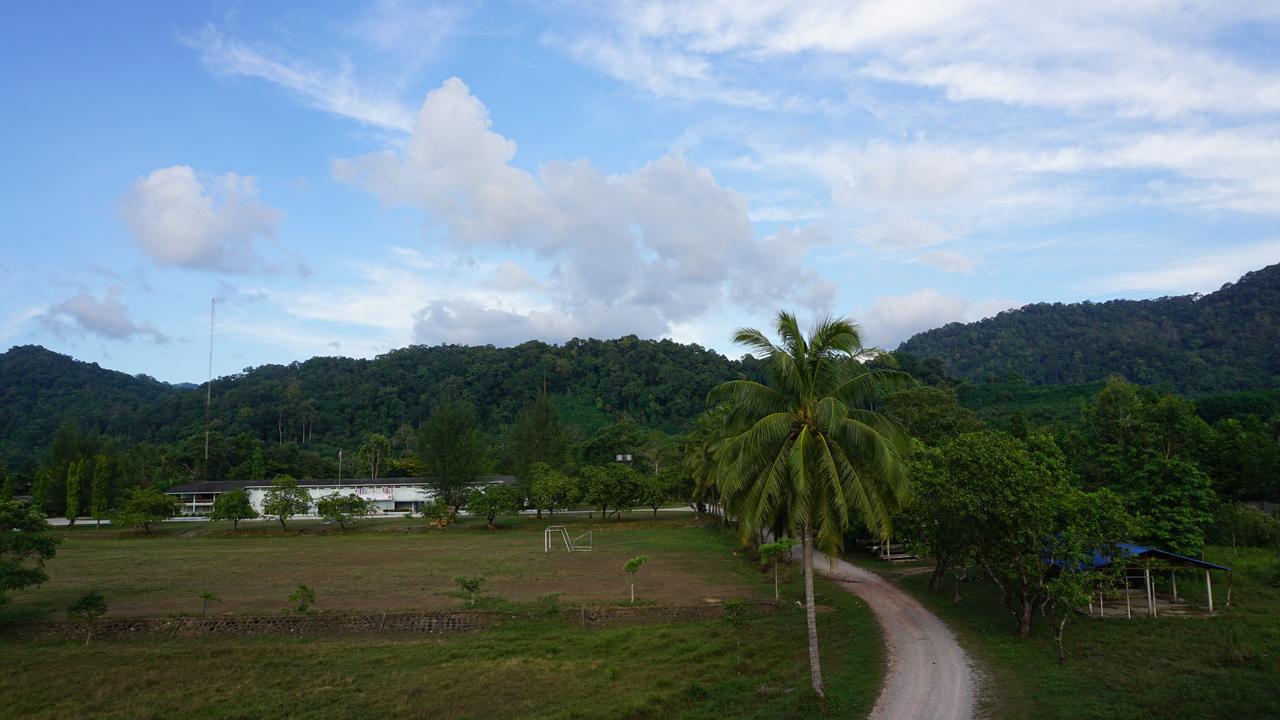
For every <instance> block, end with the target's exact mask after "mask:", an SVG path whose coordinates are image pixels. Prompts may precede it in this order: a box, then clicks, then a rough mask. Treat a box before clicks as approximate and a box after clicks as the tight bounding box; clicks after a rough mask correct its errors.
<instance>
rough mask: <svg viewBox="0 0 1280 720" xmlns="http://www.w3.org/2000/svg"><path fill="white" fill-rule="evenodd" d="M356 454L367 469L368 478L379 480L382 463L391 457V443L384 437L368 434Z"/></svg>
mask: <svg viewBox="0 0 1280 720" xmlns="http://www.w3.org/2000/svg"><path fill="white" fill-rule="evenodd" d="M356 452H357V454H358V455H359V457H360V460H361V461H362V462H363V463H364V465H365V467H367V468H368V469H369V477H370V478H379V477H382V476H381V475H380V473H381V472H382V466H383V463H385V462H386V460H387V458H388V457H390V456H391V441H390V440H388V439H387V436H385V435H381V434H379V433H370V434H369V435H368V436H366V437H365V440H364V443H362V444H361V445H360V449H359V450H358V451H356Z"/></svg>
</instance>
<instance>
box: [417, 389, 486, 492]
mask: <svg viewBox="0 0 1280 720" xmlns="http://www.w3.org/2000/svg"><path fill="white" fill-rule="evenodd" d="M418 454H419V455H420V456H421V457H422V462H423V464H424V465H425V466H426V468H427V470H428V472H429V473H430V478H429V479H428V482H429V483H430V484H431V485H432V486H433V487H434V489H435V491H436V496H437V497H441V498H444V501H445V502H446V503H448V504H449V505H450V506H451V507H452V508H453V511H454V513H457V511H458V508H459V507H461V506H462V505H463V504H464V503H465V502H466V496H467V488H469V487H471V486H472V485H473V484H475V481H476V479H477V478H479V477H480V474H481V473H482V472H484V469H485V442H484V436H483V435H482V434H481V432H480V426H479V424H478V422H477V421H476V411H475V407H473V406H472V405H471V403H469V402H466V401H462V400H454V401H445V402H441V403H439V404H437V406H436V409H435V412H433V413H432V414H431V417H430V418H429V419H428V420H427V422H426V423H424V424H423V426H422V430H421V433H420V434H419V437H418Z"/></svg>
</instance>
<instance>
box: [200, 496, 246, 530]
mask: <svg viewBox="0 0 1280 720" xmlns="http://www.w3.org/2000/svg"><path fill="white" fill-rule="evenodd" d="M256 517H258V511H257V510H255V509H254V508H253V503H251V502H249V493H248V492H245V491H244V490H228V491H226V492H223V493H218V496H217V497H216V498H214V499H213V511H212V512H210V513H209V519H210V520H230V521H231V528H232V529H233V530H239V529H240V521H241V520H252V519H254V518H256Z"/></svg>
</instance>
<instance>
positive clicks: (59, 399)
mask: <svg viewBox="0 0 1280 720" xmlns="http://www.w3.org/2000/svg"><path fill="white" fill-rule="evenodd" d="M175 392H177V391H176V390H175V388H174V387H173V386H171V385H167V384H165V383H162V382H159V381H157V380H155V379H153V378H149V377H147V376H145V375H139V376H137V377H135V376H132V375H127V374H125V373H122V372H116V371H115V370H107V369H105V368H101V367H98V364H97V363H86V362H80V361H79V360H73V359H72V358H69V357H67V356H66V355H59V354H58V353H55V352H50V351H48V350H45V349H44V348H42V347H38V346H35V345H24V346H21V347H15V348H12V349H10V350H9V351H8V352H6V353H4V354H3V355H0V466H5V465H7V466H9V467H18V466H21V465H23V464H26V463H27V462H29V460H30V459H33V458H34V457H36V456H37V455H38V454H40V453H41V452H43V451H44V449H45V448H47V447H48V445H49V443H50V441H51V440H52V439H53V435H54V432H55V431H56V430H57V429H58V424H59V423H61V422H62V420H63V418H75V419H76V421H77V422H79V423H81V424H82V425H84V426H85V427H86V428H93V429H95V430H97V431H99V432H101V433H104V434H108V435H113V436H118V437H121V438H122V439H128V438H131V437H135V436H136V435H135V421H136V419H137V417H138V414H139V412H140V411H142V410H143V409H144V408H146V407H148V406H150V405H153V404H154V403H156V402H158V401H160V400H161V399H162V398H165V397H167V396H170V395H172V394H174V393H175Z"/></svg>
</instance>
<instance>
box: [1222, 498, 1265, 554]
mask: <svg viewBox="0 0 1280 720" xmlns="http://www.w3.org/2000/svg"><path fill="white" fill-rule="evenodd" d="M1212 532H1213V535H1214V539H1215V540H1216V541H1217V542H1218V543H1220V544H1222V545H1230V546H1232V547H1235V546H1237V545H1244V546H1248V547H1270V546H1272V545H1276V544H1277V543H1280V520H1277V519H1276V518H1275V517H1273V516H1271V515H1268V514H1267V513H1265V512H1263V511H1261V510H1259V509H1258V508H1256V507H1253V506H1252V505H1246V504H1244V503H1223V504H1222V506H1221V507H1220V508H1218V512H1217V514H1216V515H1215V516H1214V522H1213V530H1212Z"/></svg>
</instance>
